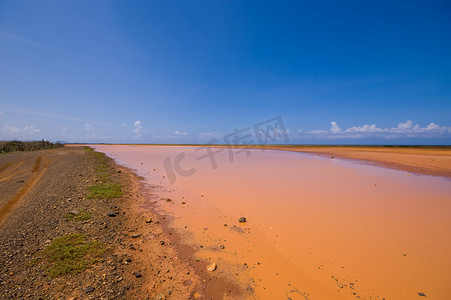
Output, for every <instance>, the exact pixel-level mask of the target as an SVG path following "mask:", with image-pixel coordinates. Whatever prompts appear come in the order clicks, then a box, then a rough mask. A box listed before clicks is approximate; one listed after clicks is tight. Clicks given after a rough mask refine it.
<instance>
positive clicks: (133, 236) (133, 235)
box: [132, 233, 141, 239]
mask: <svg viewBox="0 0 451 300" xmlns="http://www.w3.org/2000/svg"><path fill="white" fill-rule="evenodd" d="M140 236H141V234H140V233H135V234H132V238H133V239H136V238H139V237H140Z"/></svg>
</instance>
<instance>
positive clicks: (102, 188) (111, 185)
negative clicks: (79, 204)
mask: <svg viewBox="0 0 451 300" xmlns="http://www.w3.org/2000/svg"><path fill="white" fill-rule="evenodd" d="M85 152H86V153H87V154H88V155H91V156H92V157H93V158H94V159H95V160H96V167H95V169H94V171H95V173H96V175H97V177H98V178H99V179H100V181H101V182H100V183H99V184H96V185H91V186H88V191H89V193H88V195H87V197H88V198H97V199H111V198H119V197H121V196H122V185H121V184H119V183H115V182H112V181H111V168H109V167H108V163H107V158H106V155H105V154H104V153H101V152H96V151H94V150H93V149H92V148H91V147H87V146H86V147H85Z"/></svg>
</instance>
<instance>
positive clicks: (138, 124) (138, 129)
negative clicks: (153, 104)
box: [133, 121, 147, 139]
mask: <svg viewBox="0 0 451 300" xmlns="http://www.w3.org/2000/svg"><path fill="white" fill-rule="evenodd" d="M141 124H142V123H141V121H135V123H133V126H134V127H135V128H133V132H134V133H135V138H136V139H137V138H140V137H141V136H142V134H143V133H145V132H147V129H144V128H143V127H142V125H141Z"/></svg>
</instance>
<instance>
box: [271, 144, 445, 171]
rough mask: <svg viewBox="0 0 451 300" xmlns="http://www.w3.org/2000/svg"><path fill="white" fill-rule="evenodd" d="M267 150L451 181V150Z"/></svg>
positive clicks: (291, 147)
mask: <svg viewBox="0 0 451 300" xmlns="http://www.w3.org/2000/svg"><path fill="white" fill-rule="evenodd" d="M267 149H274V150H284V151H296V152H308V153H317V154H320V155H328V156H336V157H342V158H350V159H359V160H363V161H368V162H373V163H378V164H382V165H384V166H386V167H390V168H395V169H400V170H406V171H410V172H416V173H424V174H431V175H438V176H446V177H451V148H449V147H448V148H405V147H303V146H268V147H267Z"/></svg>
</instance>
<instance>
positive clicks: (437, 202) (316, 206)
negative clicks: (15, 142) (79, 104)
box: [95, 146, 451, 299]
mask: <svg viewBox="0 0 451 300" xmlns="http://www.w3.org/2000/svg"><path fill="white" fill-rule="evenodd" d="M95 148H96V149H97V150H99V151H102V152H105V153H107V154H108V155H110V156H112V157H114V158H115V159H116V160H117V161H118V162H119V163H122V164H124V165H126V166H128V167H130V168H132V169H136V170H137V172H138V173H139V174H140V175H142V176H144V177H145V180H146V182H147V183H148V184H149V191H148V193H149V194H148V198H149V206H148V207H142V209H143V210H145V209H157V210H158V212H159V213H160V214H164V215H167V216H168V219H170V220H171V219H172V223H171V226H173V227H174V228H175V230H176V232H177V234H178V236H180V239H181V240H180V243H181V244H186V245H190V246H192V247H193V248H194V249H195V250H196V251H195V252H194V257H192V258H191V259H192V263H193V264H196V262H197V260H199V261H201V262H205V263H211V262H216V263H217V265H218V268H217V270H216V271H215V272H214V274H215V275H214V276H220V277H221V276H222V277H223V278H228V279H236V280H237V282H238V283H239V284H240V285H241V287H242V288H243V289H247V290H248V291H252V292H253V294H254V295H255V297H256V298H259V299H287V298H288V297H290V298H292V299H356V298H357V297H360V298H362V299H369V298H370V297H372V299H382V298H386V299H414V298H417V297H420V294H419V293H424V294H425V295H426V296H427V297H428V298H429V299H447V298H449V295H451V288H450V287H449V284H448V279H449V278H451V256H449V253H451V218H449V216H450V215H451V201H450V199H451V181H450V180H449V179H448V178H443V177H437V176H428V175H415V174H413V173H408V172H405V171H399V170H393V169H388V168H383V167H378V166H372V165H367V164H361V163H358V162H355V161H350V160H342V159H337V158H335V159H331V158H330V157H322V156H317V155H315V154H307V153H296V152H285V151H270V150H266V151H264V152H263V151H261V150H247V151H250V152H244V151H243V150H241V152H239V151H240V150H238V149H235V150H234V151H233V153H229V152H228V151H227V149H217V148H216V149H214V151H221V152H218V153H217V154H215V156H214V157H215V160H216V164H217V168H216V169H213V168H212V164H211V161H210V160H209V159H208V157H205V158H202V159H198V158H199V157H201V156H202V155H204V154H206V152H205V150H203V151H202V150H201V151H195V149H196V147H162V146H160V147H153V146H95ZM180 153H185V157H184V158H183V159H182V160H181V164H180V166H181V168H182V169H190V168H195V169H196V171H195V173H194V174H193V175H191V176H186V177H183V176H177V177H176V180H175V183H174V184H173V185H171V184H170V183H169V182H168V174H167V173H166V170H165V167H164V163H163V162H164V160H165V158H167V157H169V158H170V160H171V161H172V162H173V161H174V158H175V157H176V156H177V155H178V154H180ZM229 154H233V156H229ZM247 154H250V156H247ZM231 158H233V161H232V162H231ZM154 169H155V170H154ZM168 199H170V200H168ZM154 202H155V203H154ZM241 216H245V217H246V218H247V220H248V222H247V223H244V224H243V223H239V222H238V218H239V217H241ZM225 224H227V226H225ZM201 246H202V247H201ZM182 254H183V253H182ZM190 255H191V254H190ZM187 259H190V258H189V257H188V258H187ZM212 274H213V273H212Z"/></svg>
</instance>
